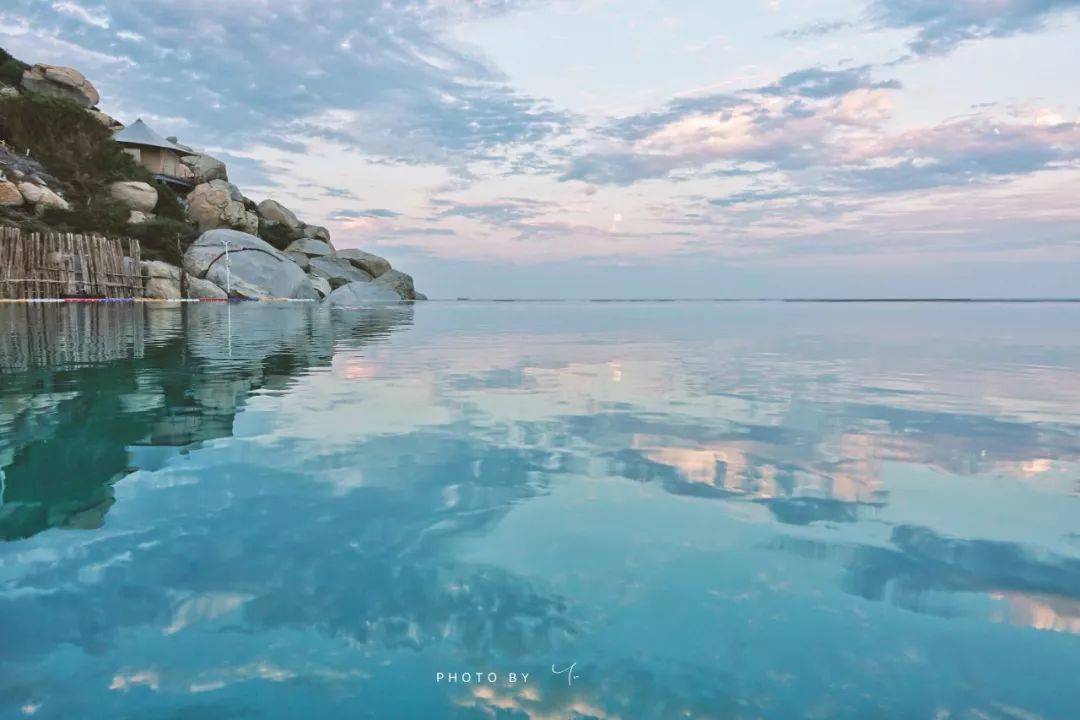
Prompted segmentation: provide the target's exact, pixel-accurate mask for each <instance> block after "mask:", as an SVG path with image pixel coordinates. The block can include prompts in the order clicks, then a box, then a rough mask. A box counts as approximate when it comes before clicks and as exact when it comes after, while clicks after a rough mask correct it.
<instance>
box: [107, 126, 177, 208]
mask: <svg viewBox="0 0 1080 720" xmlns="http://www.w3.org/2000/svg"><path fill="white" fill-rule="evenodd" d="M113 140H115V141H116V142H118V143H120V145H121V146H122V147H123V148H124V152H126V153H128V154H129V155H131V156H132V157H133V158H135V160H136V161H137V162H138V163H139V164H140V165H142V166H143V167H144V168H146V169H147V170H149V171H150V172H151V173H153V174H154V179H155V180H160V181H161V182H163V183H166V184H168V185H172V186H174V187H176V188H178V189H180V190H190V189H191V188H192V187H193V186H194V184H195V183H194V179H195V176H194V175H193V174H192V172H191V170H190V169H189V168H188V167H187V166H186V165H184V164H183V163H182V162H180V158H182V157H183V156H185V155H191V154H193V153H192V150H191V148H186V147H183V146H182V145H178V144H177V143H175V142H173V141H172V140H170V139H167V138H163V137H161V136H160V135H158V134H157V133H156V132H154V130H153V128H151V127H150V126H149V125H147V124H146V123H144V122H143V121H142V118H139V119H138V120H136V121H135V122H133V123H132V124H131V125H128V126H127V127H126V128H123V129H122V130H118V131H116V132H115V133H114V134H113Z"/></svg>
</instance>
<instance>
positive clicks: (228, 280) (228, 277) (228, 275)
mask: <svg viewBox="0 0 1080 720" xmlns="http://www.w3.org/2000/svg"><path fill="white" fill-rule="evenodd" d="M221 244H222V245H224V246H225V293H226V294H227V295H229V297H232V267H231V266H230V265H229V241H228V240H222V241H221Z"/></svg>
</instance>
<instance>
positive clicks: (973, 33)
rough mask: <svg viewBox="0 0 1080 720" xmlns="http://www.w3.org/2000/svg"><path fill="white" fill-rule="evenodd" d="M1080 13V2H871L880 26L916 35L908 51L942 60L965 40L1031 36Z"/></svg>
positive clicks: (900, 0) (873, 13)
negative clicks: (1064, 15) (1056, 17)
mask: <svg viewBox="0 0 1080 720" xmlns="http://www.w3.org/2000/svg"><path fill="white" fill-rule="evenodd" d="M1077 8H1080V0H994V2H986V1H971V0H964V1H962V2H960V1H958V2H939V1H938V0H873V2H871V3H870V6H869V14H870V17H871V18H872V20H873V21H874V22H876V23H877V24H878V25H880V26H883V27H888V28H897V29H905V30H914V31H915V38H914V39H913V40H912V41H911V43H910V45H909V47H910V48H911V50H912V52H914V53H916V54H918V55H944V54H946V53H949V52H951V51H952V50H954V49H955V48H956V47H957V46H958V45H960V44H961V43H963V42H965V41H968V40H978V39H980V38H988V37H1008V36H1010V35H1017V34H1020V33H1026V32H1033V31H1036V30H1038V29H1040V28H1041V27H1043V25H1044V24H1045V23H1046V21H1047V20H1048V19H1049V18H1050V17H1051V16H1053V15H1055V14H1060V13H1065V12H1070V11H1073V10H1076V9H1077Z"/></svg>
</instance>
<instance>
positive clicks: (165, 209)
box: [151, 180, 187, 222]
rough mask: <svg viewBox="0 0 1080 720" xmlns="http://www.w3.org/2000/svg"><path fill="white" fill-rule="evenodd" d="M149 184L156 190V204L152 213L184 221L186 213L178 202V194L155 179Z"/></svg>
mask: <svg viewBox="0 0 1080 720" xmlns="http://www.w3.org/2000/svg"><path fill="white" fill-rule="evenodd" d="M151 185H153V186H154V189H156V190H157V205H155V206H154V214H155V215H157V216H158V217H163V218H171V219H172V220H180V221H181V222H182V221H184V220H185V219H186V217H187V213H185V212H184V206H183V205H182V204H180V196H179V195H177V194H176V191H175V190H173V189H172V188H171V187H169V186H168V185H166V184H165V183H163V182H158V181H156V180H155V181H154V182H152V183H151Z"/></svg>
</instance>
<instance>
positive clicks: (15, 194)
mask: <svg viewBox="0 0 1080 720" xmlns="http://www.w3.org/2000/svg"><path fill="white" fill-rule="evenodd" d="M23 202H25V201H24V200H23V196H22V193H21V192H19V188H18V186H17V185H15V183H13V182H9V181H8V180H0V205H2V206H3V207H19V206H20V205H22V204H23Z"/></svg>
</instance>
